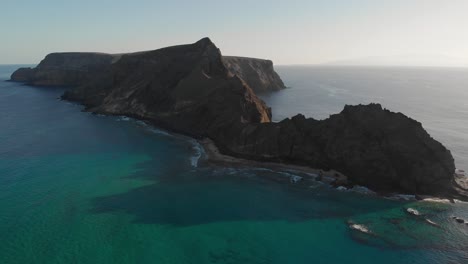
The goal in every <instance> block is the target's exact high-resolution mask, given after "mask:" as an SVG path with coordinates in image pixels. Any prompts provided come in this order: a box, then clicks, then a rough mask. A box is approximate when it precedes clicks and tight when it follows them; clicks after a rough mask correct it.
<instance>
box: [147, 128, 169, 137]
mask: <svg viewBox="0 0 468 264" xmlns="http://www.w3.org/2000/svg"><path fill="white" fill-rule="evenodd" d="M148 130H149V131H151V132H153V133H154V134H158V135H164V136H170V135H171V134H169V133H167V132H166V131H164V130H161V129H157V128H154V127H151V128H149V129H148Z"/></svg>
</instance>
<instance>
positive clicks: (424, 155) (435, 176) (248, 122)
mask: <svg viewBox="0 0 468 264" xmlns="http://www.w3.org/2000/svg"><path fill="white" fill-rule="evenodd" d="M226 65H227V66H226ZM236 65H237V66H236ZM246 65H247V66H248V67H247V66H246ZM239 67H240V68H242V69H241V70H239V69H238V68H239ZM255 71H256V72H257V73H258V74H256V73H255ZM273 72H274V71H273V69H272V63H270V62H261V61H256V60H251V59H250V60H249V59H244V58H230V57H228V58H224V59H223V57H222V55H221V52H220V51H219V49H218V48H217V47H216V46H215V45H214V44H213V43H212V42H211V40H210V39H208V38H204V39H202V40H200V41H198V42H196V43H194V44H189V45H181V46H174V47H168V48H163V49H159V50H153V51H146V52H139V53H132V54H123V55H118V56H117V55H108V54H97V53H92V54H79V53H61V54H56V53H54V54H50V55H48V56H47V57H46V58H45V59H44V60H43V61H42V62H41V63H40V64H39V66H38V67H36V68H34V69H20V70H18V71H17V72H15V73H14V74H13V76H12V80H17V81H23V82H27V83H30V84H35V85H67V86H68V85H72V86H75V87H76V88H74V89H72V90H69V91H68V92H66V93H65V94H64V95H63V98H64V99H67V100H73V101H78V102H81V103H83V104H84V105H86V107H87V110H89V111H92V112H96V113H105V114H112V115H125V116H130V117H135V118H138V119H142V120H146V121H148V122H151V123H153V124H155V125H157V126H161V127H164V128H166V129H169V130H173V131H176V132H180V133H183V134H186V135H190V136H192V137H195V138H203V137H208V138H210V139H212V140H213V141H214V142H215V144H216V145H217V147H218V148H219V149H220V151H221V152H222V153H224V154H230V155H233V156H237V157H243V158H248V159H254V160H261V161H273V162H283V163H291V164H298V165H305V166H309V167H313V168H318V169H324V170H329V169H335V170H336V171H339V172H341V173H343V174H344V175H346V176H347V177H348V178H349V180H351V181H352V182H354V183H355V184H359V185H363V186H366V187H370V188H372V189H374V190H378V191H389V192H397V193H413V194H414V193H416V194H429V195H442V196H454V195H455V193H454V188H453V185H452V184H453V179H454V172H455V165H454V160H453V157H452V155H451V153H450V151H448V150H447V149H446V148H445V147H444V146H443V145H442V144H440V143H439V142H437V141H435V140H434V139H433V138H431V137H430V136H429V134H428V133H427V132H426V131H425V130H424V129H423V127H422V125H421V123H419V122H417V121H415V120H413V119H411V118H408V117H406V116H405V115H403V114H401V113H394V112H390V111H388V110H386V109H383V108H382V107H381V106H380V105H379V104H370V105H358V106H346V107H345V108H344V110H343V111H342V112H341V113H339V114H336V115H332V116H331V117H330V118H328V119H326V120H320V121H319V120H315V119H312V118H305V117H304V116H303V115H301V114H299V115H297V116H295V117H293V118H287V119H285V120H283V121H281V122H278V123H274V122H271V110H270V108H268V107H267V106H266V105H265V104H264V102H263V101H262V100H260V99H259V98H258V97H257V96H256V94H255V93H254V91H253V90H252V87H251V86H255V87H256V88H255V89H256V90H257V89H258V90H264V89H273V88H271V86H269V85H268V84H272V83H276V84H279V86H278V87H280V86H284V85H281V83H282V82H281V83H280V82H279V81H278V80H277V78H276V76H273V75H274V74H273ZM269 78H270V80H267V81H265V79H269ZM266 87H270V88H266Z"/></svg>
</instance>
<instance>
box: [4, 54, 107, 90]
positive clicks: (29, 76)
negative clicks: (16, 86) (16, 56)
mask: <svg viewBox="0 0 468 264" xmlns="http://www.w3.org/2000/svg"><path fill="white" fill-rule="evenodd" d="M113 59H114V56H112V55H109V54H101V53H80V52H76V53H51V54H49V55H47V56H46V57H45V58H44V59H43V60H42V61H41V63H39V65H38V66H37V67H36V68H20V69H18V70H17V71H15V72H14V73H13V74H12V76H11V80H12V81H19V82H25V83H27V84H31V85H36V86H77V85H81V84H84V83H87V82H88V81H89V80H90V79H91V78H93V76H95V75H99V74H100V73H101V72H102V71H103V70H104V69H105V68H106V67H108V66H109V65H110V64H111V62H112V60H113Z"/></svg>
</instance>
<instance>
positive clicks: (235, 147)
mask: <svg viewBox="0 0 468 264" xmlns="http://www.w3.org/2000/svg"><path fill="white" fill-rule="evenodd" d="M232 139H233V140H232V141H224V142H223V143H227V144H226V145H224V147H225V151H227V152H230V153H231V154H233V155H239V156H244V157H249V158H253V159H263V160H268V161H278V162H285V163H294V164H299V165H306V166H310V167H315V168H322V169H324V170H328V169H335V170H337V171H340V172H342V173H344V174H345V175H348V177H350V179H351V180H352V182H354V183H357V184H360V185H365V186H368V187H371V188H372V189H374V190H379V191H384V192H400V193H401V192H402V193H417V194H433V195H434V194H437V195H442V196H445V195H447V194H448V193H451V192H452V184H453V172H454V171H455V166H454V160H453V158H452V155H451V154H450V151H449V150H447V149H446V148H445V147H444V146H443V145H442V144H440V143H439V142H437V141H435V140H434V139H432V138H431V137H430V136H429V134H428V133H427V132H426V131H425V130H424V129H423V127H422V125H421V123H419V122H417V121H415V120H413V119H411V118H408V117H406V116H405V115H403V114H401V113H394V112H391V111H389V110H385V109H382V107H381V106H380V105H379V104H370V105H358V106H346V107H345V108H344V110H343V111H342V112H341V113H339V114H335V115H332V116H331V117H330V118H328V119H325V120H320V121H319V120H314V119H312V118H309V119H307V118H305V117H304V116H303V115H297V116H295V117H293V118H291V119H285V120H283V121H281V122H279V123H267V124H249V125H247V126H245V127H244V128H243V129H242V130H241V132H240V133H237V135H232Z"/></svg>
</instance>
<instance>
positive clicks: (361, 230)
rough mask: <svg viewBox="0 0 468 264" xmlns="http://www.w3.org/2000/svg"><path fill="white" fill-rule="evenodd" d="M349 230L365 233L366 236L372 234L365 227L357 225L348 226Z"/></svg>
mask: <svg viewBox="0 0 468 264" xmlns="http://www.w3.org/2000/svg"><path fill="white" fill-rule="evenodd" d="M349 227H350V228H351V229H354V230H357V231H360V232H363V233H366V234H371V233H372V232H371V231H370V230H369V228H367V227H366V226H365V225H359V224H351V225H350V226H349Z"/></svg>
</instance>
